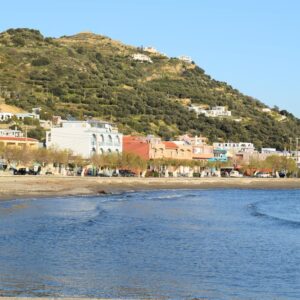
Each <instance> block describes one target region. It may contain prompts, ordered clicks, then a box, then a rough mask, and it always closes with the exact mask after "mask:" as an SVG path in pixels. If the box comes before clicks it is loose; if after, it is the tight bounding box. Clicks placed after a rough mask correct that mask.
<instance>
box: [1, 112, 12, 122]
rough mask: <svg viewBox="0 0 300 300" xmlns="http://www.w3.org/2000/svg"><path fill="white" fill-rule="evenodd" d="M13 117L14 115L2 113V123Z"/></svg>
mask: <svg viewBox="0 0 300 300" xmlns="http://www.w3.org/2000/svg"><path fill="white" fill-rule="evenodd" d="M12 117H13V114H12V113H9V112H0V121H7V120H9V119H11V118H12Z"/></svg>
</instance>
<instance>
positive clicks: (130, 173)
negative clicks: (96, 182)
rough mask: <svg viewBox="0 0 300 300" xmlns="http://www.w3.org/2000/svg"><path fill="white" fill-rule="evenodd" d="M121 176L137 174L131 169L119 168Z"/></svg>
mask: <svg viewBox="0 0 300 300" xmlns="http://www.w3.org/2000/svg"><path fill="white" fill-rule="evenodd" d="M119 176H121V177H134V176H136V174H135V173H134V172H132V171H130V170H119Z"/></svg>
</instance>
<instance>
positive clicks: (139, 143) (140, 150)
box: [123, 135, 150, 160]
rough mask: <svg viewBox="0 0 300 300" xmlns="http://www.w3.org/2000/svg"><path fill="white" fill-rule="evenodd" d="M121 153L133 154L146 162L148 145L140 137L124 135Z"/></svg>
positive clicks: (148, 156)
mask: <svg viewBox="0 0 300 300" xmlns="http://www.w3.org/2000/svg"><path fill="white" fill-rule="evenodd" d="M123 152H124V153H134V154H136V155H138V156H140V157H141V158H143V159H145V160H148V159H150V143H149V142H148V141H147V140H146V139H145V138H142V137H138V136H131V135H125V136H123Z"/></svg>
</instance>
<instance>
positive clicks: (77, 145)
mask: <svg viewBox="0 0 300 300" xmlns="http://www.w3.org/2000/svg"><path fill="white" fill-rule="evenodd" d="M122 138H123V136H122V134H121V133H119V132H118V130H117V129H116V128H114V127H113V126H112V125H111V124H109V123H106V122H101V121H62V122H61V127H53V128H51V130H50V131H48V132H47V133H46V147H47V148H49V147H57V148H59V149H70V150H72V151H73V152H74V153H75V154H79V155H82V156H83V157H86V158H87V157H90V156H92V155H93V154H104V153H112V152H114V153H121V152H122Z"/></svg>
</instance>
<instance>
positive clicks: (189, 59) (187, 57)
mask: <svg viewBox="0 0 300 300" xmlns="http://www.w3.org/2000/svg"><path fill="white" fill-rule="evenodd" d="M178 59H180V60H182V61H184V62H186V63H188V64H191V63H192V62H193V60H192V58H191V57H190V56H186V55H181V56H178Z"/></svg>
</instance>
